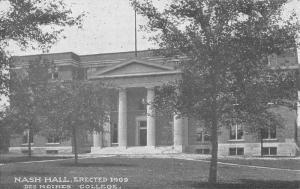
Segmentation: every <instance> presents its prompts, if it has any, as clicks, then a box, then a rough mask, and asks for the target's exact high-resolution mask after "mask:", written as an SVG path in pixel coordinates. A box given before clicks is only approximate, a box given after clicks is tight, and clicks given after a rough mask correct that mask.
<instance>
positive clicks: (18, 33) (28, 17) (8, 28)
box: [0, 0, 84, 94]
mask: <svg viewBox="0 0 300 189" xmlns="http://www.w3.org/2000/svg"><path fill="white" fill-rule="evenodd" d="M0 6H1V7H5V8H6V10H3V11H1V12H0V92H1V94H3V93H5V91H6V90H5V89H7V88H8V86H7V85H8V73H7V72H6V71H5V69H7V68H8V67H9V62H10V54H9V51H8V49H7V47H8V45H9V44H10V43H15V44H17V45H18V46H19V47H21V48H22V49H26V48H28V47H32V48H39V49H42V50H43V51H46V50H48V49H49V47H51V45H53V44H54V43H55V42H57V41H58V40H59V39H60V38H61V37H62V35H61V34H62V32H63V30H64V28H65V27H68V26H78V27H81V20H82V17H83V16H84V15H83V14H80V15H78V16H76V17H74V16H72V11H71V10H70V9H69V8H68V7H66V4H65V3H64V1H63V0H6V1H0ZM6 92H7V91H6Z"/></svg>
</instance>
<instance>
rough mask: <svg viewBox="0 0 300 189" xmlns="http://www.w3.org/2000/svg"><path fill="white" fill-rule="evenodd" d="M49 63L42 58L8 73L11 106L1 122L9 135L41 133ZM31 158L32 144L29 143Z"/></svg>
mask: <svg viewBox="0 0 300 189" xmlns="http://www.w3.org/2000/svg"><path fill="white" fill-rule="evenodd" d="M50 65H51V62H49V61H47V60H43V59H41V58H39V59H36V60H34V61H31V62H29V64H28V65H27V66H26V67H25V66H24V68H22V69H13V70H11V72H10V78H11V79H10V81H9V82H10V83H9V86H10V88H9V99H10V107H9V108H7V110H6V111H5V116H4V122H5V125H6V126H7V127H9V128H10V129H11V133H15V134H16V133H17V134H21V133H23V132H25V131H26V132H27V131H28V133H29V138H30V137H33V136H34V135H35V134H36V133H37V132H39V131H40V130H41V127H40V126H41V120H40V116H43V107H42V103H43V100H44V96H45V94H47V83H48V78H49V77H48V76H49V74H48V70H49V68H50ZM28 148H29V149H28V152H29V156H31V143H30V142H28Z"/></svg>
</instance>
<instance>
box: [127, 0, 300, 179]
mask: <svg viewBox="0 0 300 189" xmlns="http://www.w3.org/2000/svg"><path fill="white" fill-rule="evenodd" d="M285 3H287V0H278V1H268V0H261V1H244V0H232V1H218V0H213V1H206V0H188V1H184V0H171V1H169V2H168V5H167V6H166V7H165V8H164V9H163V10H161V9H158V8H157V7H155V6H154V5H153V3H152V1H148V0H144V1H143V0H141V1H132V4H133V6H135V8H136V9H137V11H138V13H140V14H142V15H144V16H145V17H147V18H148V23H147V25H146V26H145V28H146V30H147V31H149V32H154V33H155V34H156V35H155V36H154V37H153V38H152V39H154V40H155V41H156V42H157V43H158V44H159V45H160V47H161V48H162V49H163V50H162V51H161V53H162V54H164V55H165V56H171V57H172V56H175V55H176V56H179V57H183V58H182V59H181V62H180V63H179V64H180V65H179V66H180V68H181V69H182V71H183V74H182V81H178V82H177V83H175V85H174V86H168V87H163V88H162V89H159V90H160V92H158V93H159V94H163V95H162V96H158V99H156V104H168V105H169V107H171V108H173V110H174V111H175V112H179V113H181V115H182V116H188V117H191V118H194V119H197V120H204V121H205V123H206V125H205V126H206V127H208V128H210V129H211V144H212V159H211V165H210V177H209V181H210V182H211V183H215V182H216V180H217V151H218V134H217V131H218V127H221V126H224V125H231V124H232V123H233V122H238V123H241V124H243V125H245V126H247V127H249V128H257V127H261V126H263V127H267V126H270V125H275V126H280V125H281V124H282V122H281V121H280V119H278V116H276V115H274V114H273V113H272V111H269V108H270V106H269V103H270V102H273V103H275V104H279V103H280V104H290V102H292V101H295V94H296V93H295V89H296V88H295V86H296V84H295V76H296V75H297V73H296V72H295V71H293V70H291V71H284V72H282V70H278V68H281V66H280V65H278V66H279V67H273V68H272V69H270V65H269V61H268V58H267V57H268V56H269V55H270V54H278V55H282V54H284V51H285V50H286V49H295V47H296V46H297V45H298V44H296V42H295V39H296V38H297V32H298V31H299V28H300V26H299V22H297V19H298V18H297V17H296V16H295V14H291V15H290V17H288V18H284V17H283V16H282V10H283V9H282V8H283V6H284V5H285ZM272 66H273V65H272ZM278 87H281V88H280V89H278ZM284 99H287V100H284ZM156 107H157V108H158V107H159V105H158V106H156ZM233 118H234V119H233Z"/></svg>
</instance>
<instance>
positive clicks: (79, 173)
mask: <svg viewBox="0 0 300 189" xmlns="http://www.w3.org/2000/svg"><path fill="white" fill-rule="evenodd" d="M274 163H275V162H274ZM208 169H209V163H207V162H199V161H187V160H178V159H155V158H152V159H151V158H125V157H103V158H89V159H80V160H79V164H78V165H74V163H73V160H72V159H66V160H62V161H52V162H40V163H27V164H22V163H17V164H7V165H2V166H0V171H1V177H0V179H1V180H0V183H1V185H0V188H1V189H2V188H3V189H19V188H24V184H26V183H14V178H15V177H27V178H28V177H41V178H42V180H43V179H44V178H45V177H52V178H53V177H67V179H68V180H70V181H74V177H87V178H93V177H102V178H106V179H107V180H108V181H107V182H102V183H95V182H89V181H88V182H72V183H60V184H70V185H72V186H73V187H72V188H79V185H83V184H86V185H89V186H90V185H94V186H95V185H97V184H98V186H100V185H101V184H104V185H106V186H107V185H109V186H111V185H116V186H117V187H118V188H121V189H143V188H145V189H152V188H158V189H165V188H166V189H169V188H170V189H171V188H172V189H176V188H178V189H192V188H201V189H206V188H209V185H208V183H207V179H208ZM111 178H112V180H113V181H116V179H114V178H118V179H120V180H122V179H123V181H124V179H125V180H126V179H128V182H126V183H124V182H110V181H111V180H110V179H111ZM121 178H122V179H121ZM120 180H119V181H120ZM218 181H219V184H218V185H216V186H215V187H214V188H217V189H219V188H222V189H227V188H228V189H257V188H258V189H268V188H270V189H271V188H272V189H273V188H274V189H283V188H284V189H297V188H299V186H300V181H299V172H296V171H286V170H279V171H274V170H269V169H255V168H248V167H238V166H227V165H219V172H218ZM31 184H35V185H37V188H39V186H40V185H43V184H45V183H43V182H42V183H31ZM46 184H52V185H56V184H58V183H46ZM103 188H104V187H103Z"/></svg>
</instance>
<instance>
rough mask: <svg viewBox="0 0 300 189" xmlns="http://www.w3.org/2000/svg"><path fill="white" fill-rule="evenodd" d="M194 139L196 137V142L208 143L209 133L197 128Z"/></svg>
mask: <svg viewBox="0 0 300 189" xmlns="http://www.w3.org/2000/svg"><path fill="white" fill-rule="evenodd" d="M196 137H197V138H196V141H197V142H209V141H210V135H209V132H208V131H206V130H204V129H203V128H197V131H196Z"/></svg>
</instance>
